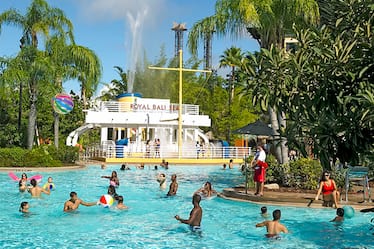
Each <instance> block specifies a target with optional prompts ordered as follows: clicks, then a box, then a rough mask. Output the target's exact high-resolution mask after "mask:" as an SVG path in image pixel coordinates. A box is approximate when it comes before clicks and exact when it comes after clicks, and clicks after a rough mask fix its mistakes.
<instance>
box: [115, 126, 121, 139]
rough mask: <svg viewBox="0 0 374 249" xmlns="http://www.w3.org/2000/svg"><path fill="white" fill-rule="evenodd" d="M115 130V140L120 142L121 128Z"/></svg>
mask: <svg viewBox="0 0 374 249" xmlns="http://www.w3.org/2000/svg"><path fill="white" fill-rule="evenodd" d="M116 129H117V140H120V139H122V136H121V131H122V128H116Z"/></svg>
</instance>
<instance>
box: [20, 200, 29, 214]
mask: <svg viewBox="0 0 374 249" xmlns="http://www.w3.org/2000/svg"><path fill="white" fill-rule="evenodd" d="M19 211H20V212H21V213H29V203H28V202H27V201H23V202H21V205H20V207H19Z"/></svg>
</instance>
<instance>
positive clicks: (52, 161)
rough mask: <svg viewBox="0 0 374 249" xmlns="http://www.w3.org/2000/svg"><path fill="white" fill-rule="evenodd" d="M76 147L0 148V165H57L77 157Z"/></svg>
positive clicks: (73, 161)
mask: <svg viewBox="0 0 374 249" xmlns="http://www.w3.org/2000/svg"><path fill="white" fill-rule="evenodd" d="M78 155H79V154H78V148H77V147H68V146H61V148H58V149H57V148H56V147H55V146H53V145H43V146H39V147H35V148H33V149H32V150H27V149H22V148H0V167H59V166H62V165H64V164H72V163H75V161H76V160H77V159H78Z"/></svg>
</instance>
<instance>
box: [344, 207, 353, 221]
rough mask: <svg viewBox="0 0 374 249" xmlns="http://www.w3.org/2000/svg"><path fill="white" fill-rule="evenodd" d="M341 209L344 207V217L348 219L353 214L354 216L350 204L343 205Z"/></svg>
mask: <svg viewBox="0 0 374 249" xmlns="http://www.w3.org/2000/svg"><path fill="white" fill-rule="evenodd" d="M343 209H344V217H346V218H349V219H350V218H352V217H353V216H355V210H354V209H353V207H351V206H344V207H343Z"/></svg>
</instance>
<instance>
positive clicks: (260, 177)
mask: <svg viewBox="0 0 374 249" xmlns="http://www.w3.org/2000/svg"><path fill="white" fill-rule="evenodd" d="M267 167H268V164H267V163H266V162H263V161H258V162H257V165H256V166H255V173H254V176H253V180H254V181H255V182H265V170H266V168H267Z"/></svg>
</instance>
